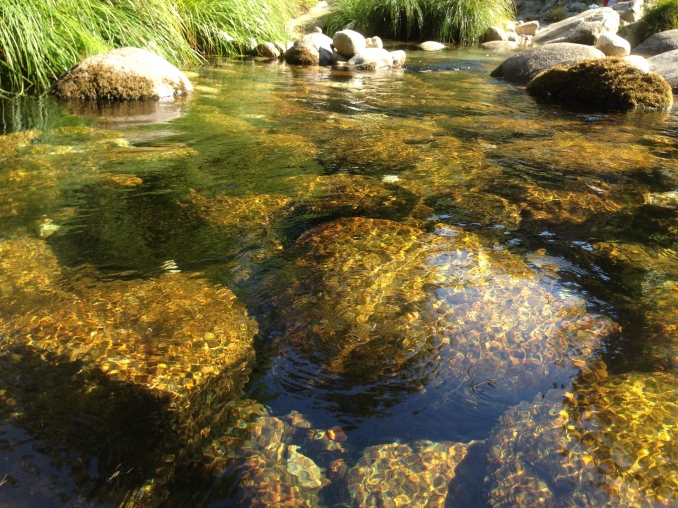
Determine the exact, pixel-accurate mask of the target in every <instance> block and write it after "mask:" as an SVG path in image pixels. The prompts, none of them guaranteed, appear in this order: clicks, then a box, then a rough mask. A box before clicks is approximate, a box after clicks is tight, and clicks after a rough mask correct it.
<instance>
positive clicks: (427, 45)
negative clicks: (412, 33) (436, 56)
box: [419, 41, 445, 51]
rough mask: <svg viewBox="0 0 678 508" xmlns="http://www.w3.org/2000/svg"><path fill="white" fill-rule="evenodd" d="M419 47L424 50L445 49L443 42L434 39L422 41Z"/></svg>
mask: <svg viewBox="0 0 678 508" xmlns="http://www.w3.org/2000/svg"><path fill="white" fill-rule="evenodd" d="M419 47H420V48H421V49H423V50H424V51H440V50H441V49H445V45H444V44H440V43H439V42H435V41H426V42H422V43H421V44H420V45H419Z"/></svg>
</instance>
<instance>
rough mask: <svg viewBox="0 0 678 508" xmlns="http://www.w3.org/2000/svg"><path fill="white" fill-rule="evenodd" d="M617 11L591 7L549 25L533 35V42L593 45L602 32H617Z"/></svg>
mask: <svg viewBox="0 0 678 508" xmlns="http://www.w3.org/2000/svg"><path fill="white" fill-rule="evenodd" d="M617 30H619V13H618V12H617V11H614V10H612V9H611V8H609V7H600V8H598V9H591V10H588V11H585V12H582V13H581V14H577V15H576V16H572V17H571V18H567V19H564V20H563V21H559V22H558V23H554V24H552V25H549V26H548V27H546V28H544V29H542V30H540V31H539V33H538V34H536V35H535V37H534V39H533V42H534V43H535V44H554V43H559V42H569V43H573V44H588V45H593V44H595V42H596V38H597V37H599V36H600V35H602V34H604V33H613V34H615V33H617Z"/></svg>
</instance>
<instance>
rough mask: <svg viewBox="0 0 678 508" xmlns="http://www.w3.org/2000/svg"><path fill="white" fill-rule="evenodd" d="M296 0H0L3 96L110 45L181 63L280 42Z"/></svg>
mask: <svg viewBox="0 0 678 508" xmlns="http://www.w3.org/2000/svg"><path fill="white" fill-rule="evenodd" d="M300 3H301V2H300V0H0V26H1V27H2V29H1V30H0V95H15V94H16V95H20V94H22V93H24V92H28V91H34V92H42V91H44V90H46V89H47V88H49V86H50V85H51V83H52V82H53V81H54V80H55V79H56V78H58V76H60V75H61V74H63V73H64V72H65V71H67V70H68V69H69V68H70V67H72V66H73V65H75V64H76V63H77V62H78V61H80V60H81V59H82V58H84V57H86V56H89V55H93V54H96V53H101V52H103V51H107V50H109V49H111V48H114V47H122V46H135V47H140V48H144V49H148V50H150V51H153V52H154V53H157V54H159V55H161V56H163V57H164V58H166V59H167V60H169V61H170V62H172V63H174V64H175V65H186V64H192V63H193V64H195V63H199V62H200V61H202V60H203V59H204V57H205V56H208V55H219V56H227V55H235V54H237V53H239V52H240V50H241V48H242V47H245V46H248V45H249V39H250V38H255V39H257V40H275V39H282V40H284V38H285V26H286V23H287V22H288V21H289V19H290V18H291V17H292V16H293V14H294V13H295V11H296V9H297V7H298V6H299V4H300ZM226 34H228V35H226ZM230 39H233V40H230Z"/></svg>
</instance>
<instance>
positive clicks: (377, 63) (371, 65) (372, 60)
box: [348, 48, 393, 70]
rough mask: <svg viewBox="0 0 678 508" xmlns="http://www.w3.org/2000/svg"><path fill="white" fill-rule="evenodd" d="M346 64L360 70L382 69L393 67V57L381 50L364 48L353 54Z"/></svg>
mask: <svg viewBox="0 0 678 508" xmlns="http://www.w3.org/2000/svg"><path fill="white" fill-rule="evenodd" d="M348 64H349V65H355V66H357V67H359V68H360V69H370V70H373V69H384V68H388V67H393V57H392V56H391V54H390V53H389V52H388V51H386V50H385V49H383V48H381V49H380V48H366V49H363V50H362V51H360V52H359V53H357V54H355V55H354V56H353V57H352V58H351V59H350V60H349V61H348Z"/></svg>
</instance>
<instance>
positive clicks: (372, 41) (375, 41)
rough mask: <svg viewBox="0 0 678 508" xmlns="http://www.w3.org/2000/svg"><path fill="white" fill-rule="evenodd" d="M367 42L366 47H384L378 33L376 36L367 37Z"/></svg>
mask: <svg viewBox="0 0 678 508" xmlns="http://www.w3.org/2000/svg"><path fill="white" fill-rule="evenodd" d="M365 44H366V46H365V47H366V48H379V49H381V48H383V47H384V43H383V42H382V40H381V39H380V38H379V37H377V36H376V35H375V36H374V37H370V38H369V39H365Z"/></svg>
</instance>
